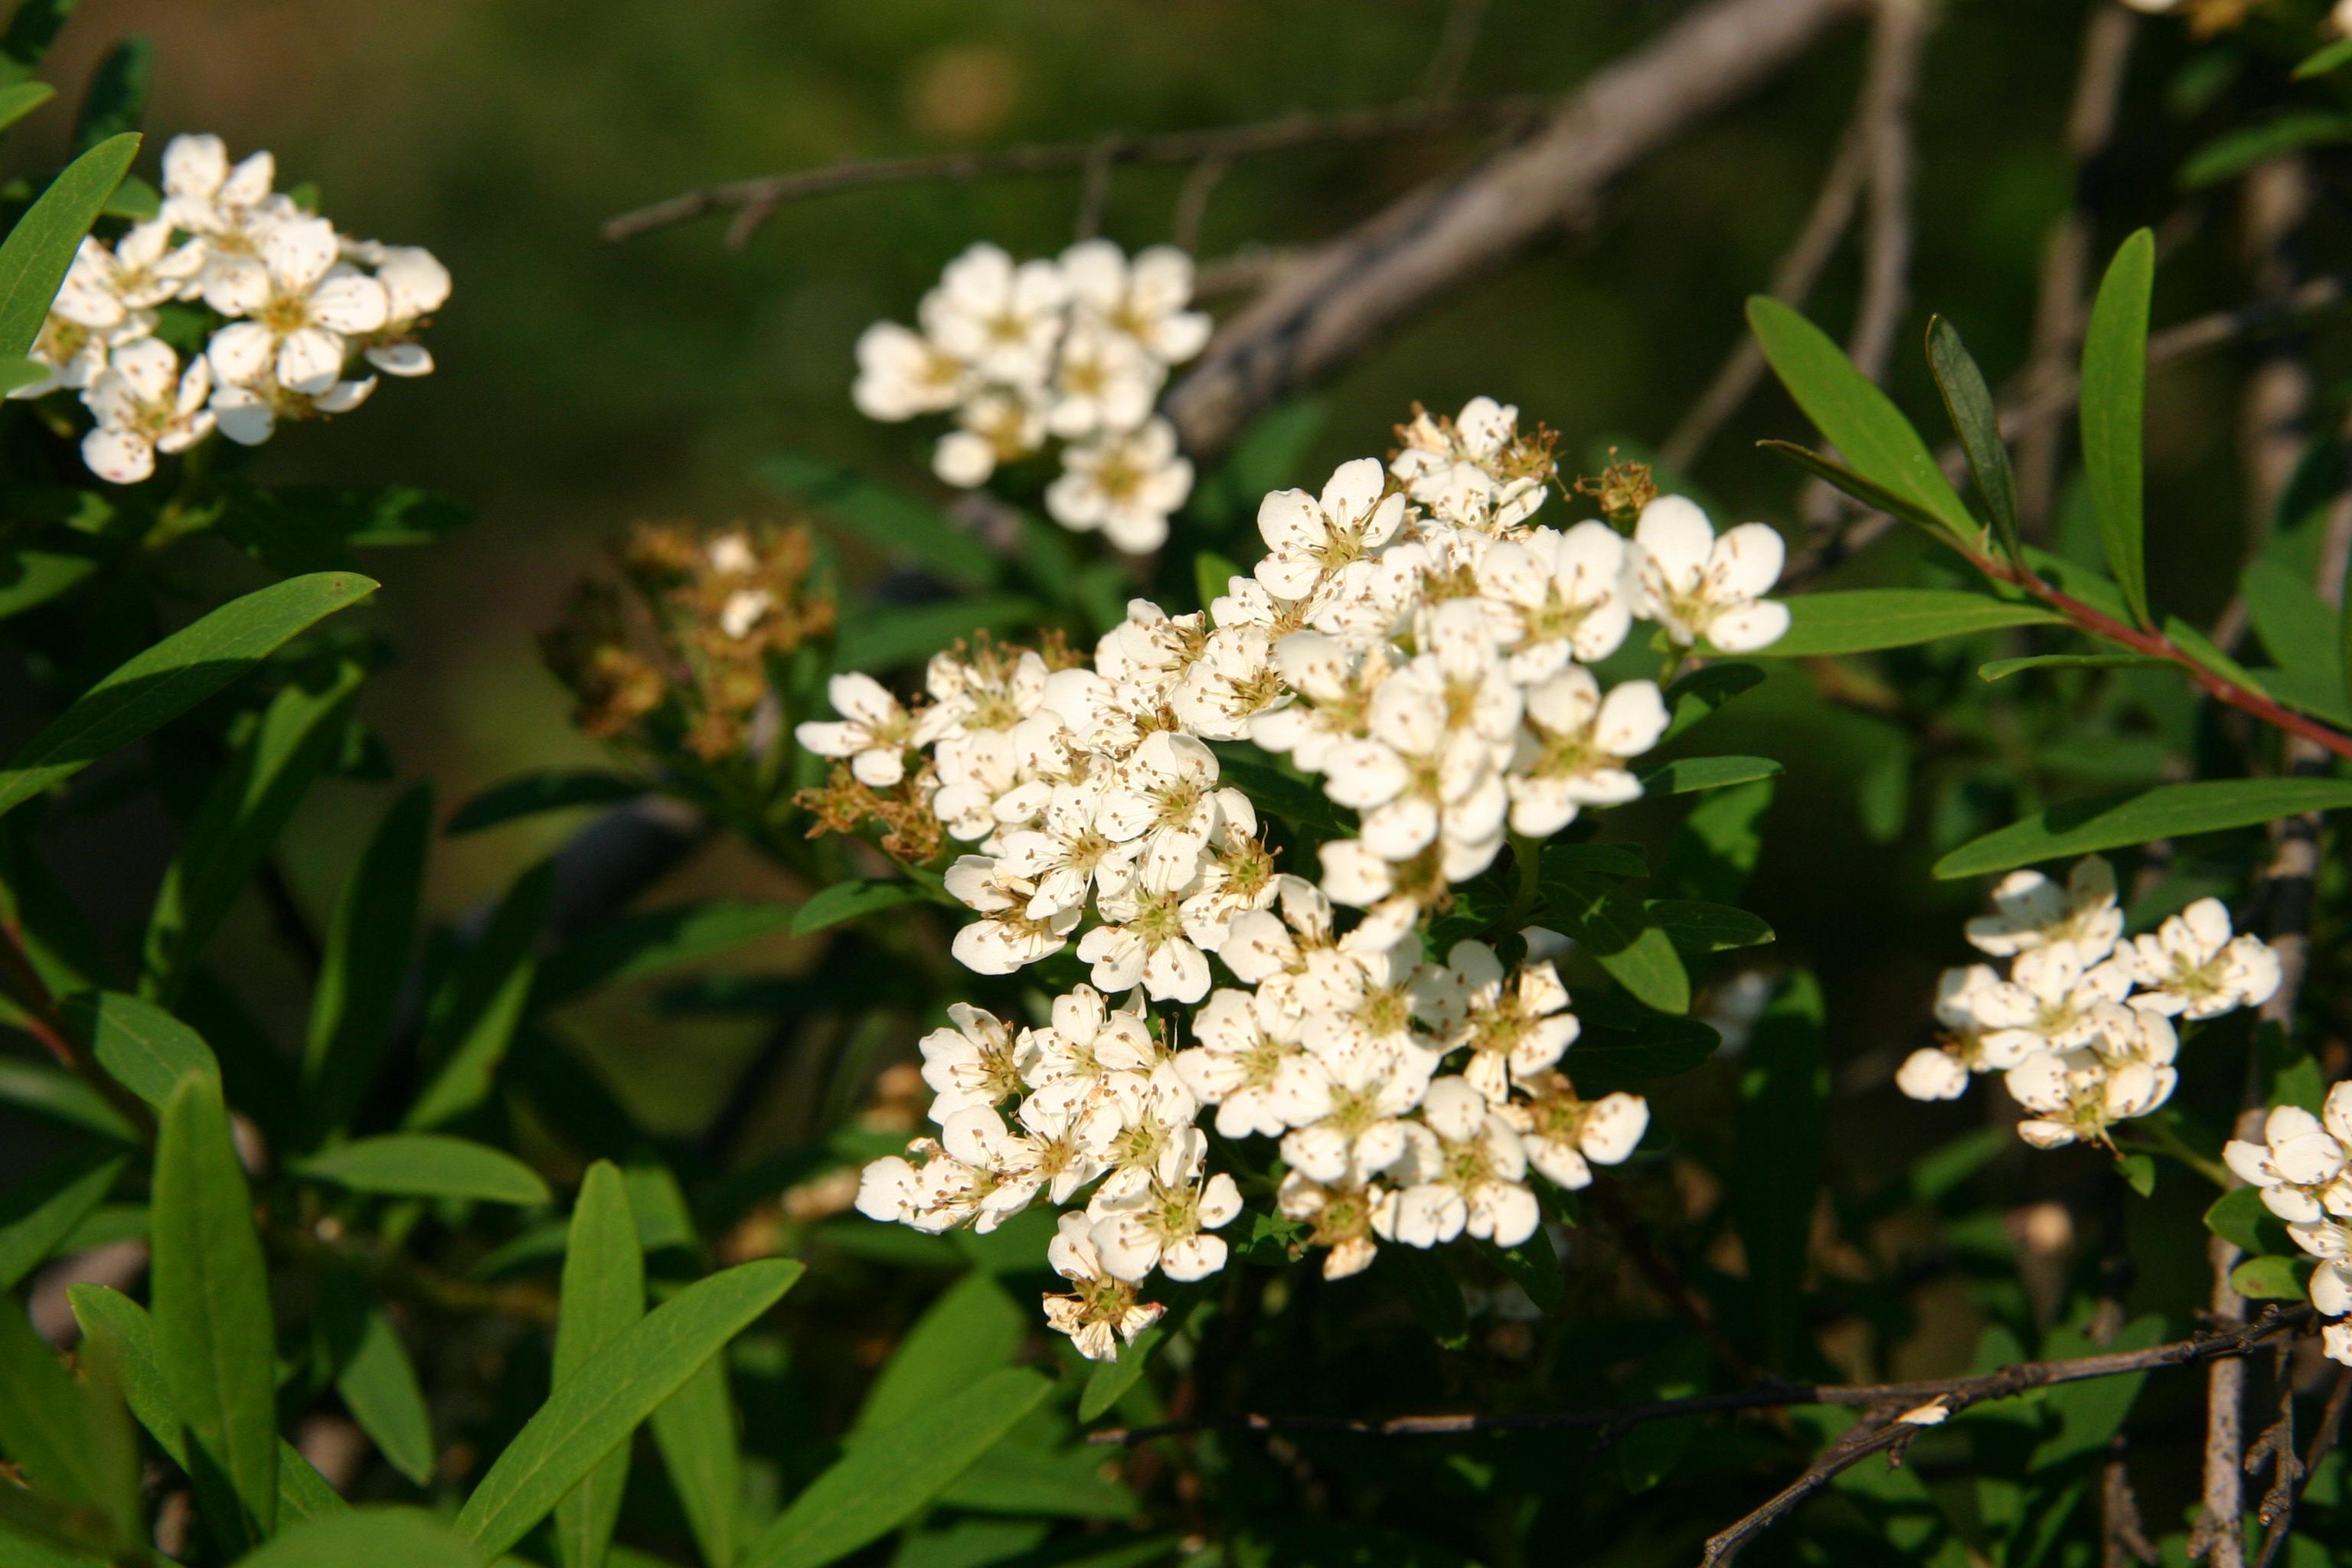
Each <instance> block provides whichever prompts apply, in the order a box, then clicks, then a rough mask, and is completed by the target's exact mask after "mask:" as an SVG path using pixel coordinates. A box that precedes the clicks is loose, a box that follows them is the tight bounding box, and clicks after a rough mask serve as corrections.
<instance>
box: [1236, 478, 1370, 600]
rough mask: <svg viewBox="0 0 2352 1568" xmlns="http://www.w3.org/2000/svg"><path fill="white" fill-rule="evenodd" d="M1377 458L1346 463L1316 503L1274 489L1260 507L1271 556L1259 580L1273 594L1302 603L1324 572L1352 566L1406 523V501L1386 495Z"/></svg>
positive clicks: (1295, 492)
mask: <svg viewBox="0 0 2352 1568" xmlns="http://www.w3.org/2000/svg"><path fill="white" fill-rule="evenodd" d="M1387 489H1388V486H1387V479H1386V476H1385V475H1384V474H1382V472H1381V465H1380V462H1379V460H1378V459H1376V458H1357V459H1356V460H1355V461H1353V462H1350V463H1342V464H1341V465H1339V468H1338V470H1337V471H1336V472H1334V473H1333V474H1332V476H1331V478H1330V479H1329V480H1328V482H1326V483H1325V485H1324V486H1323V494H1322V495H1321V497H1320V498H1319V499H1318V498H1317V497H1315V496H1310V495H1308V494H1307V492H1306V491H1305V490H1276V491H1275V492H1274V493H1273V494H1272V495H1270V496H1267V497H1266V498H1265V500H1263V501H1261V502H1260V503H1259V504H1258V509H1257V531H1258V532H1259V534H1260V535H1262V536H1263V537H1264V538H1265V542H1266V548H1267V549H1268V550H1269V551H1271V552H1272V553H1271V554H1269V555H1267V556H1266V557H1265V559H1263V560H1261V561H1260V562H1259V563H1257V571H1256V576H1257V580H1258V582H1259V583H1261V584H1264V585H1265V589H1266V591H1267V592H1268V593H1271V594H1279V595H1282V596H1283V597H1284V598H1286V599H1303V598H1305V597H1306V596H1307V595H1308V594H1309V593H1311V592H1313V591H1314V589H1315V587H1316V585H1317V584H1318V583H1319V582H1320V581H1321V580H1322V578H1323V576H1324V574H1326V573H1334V572H1341V571H1345V570H1348V569H1349V568H1351V567H1354V566H1356V565H1357V563H1360V562H1362V561H1363V560H1364V558H1365V557H1366V556H1367V555H1369V554H1370V553H1371V552H1374V551H1377V550H1378V549H1379V548H1380V547H1381V545H1383V544H1386V543H1387V542H1389V540H1390V539H1391V538H1392V537H1393V536H1394V535H1395V533H1396V531H1397V528H1398V526H1399V525H1400V524H1402V522H1403V521H1404V497H1403V496H1402V495H1394V494H1388V493H1386V492H1387Z"/></svg>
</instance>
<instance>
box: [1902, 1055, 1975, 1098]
mask: <svg viewBox="0 0 2352 1568" xmlns="http://www.w3.org/2000/svg"><path fill="white" fill-rule="evenodd" d="M1968 1087H1969V1067H1968V1064H1967V1063H1966V1062H1964V1061H1962V1060H1960V1058H1958V1057H1956V1056H1954V1055H1953V1054H1952V1053H1951V1052H1949V1051H1945V1050H1938V1049H1937V1048H1936V1047H1933V1046H1922V1047H1919V1048H1918V1049H1917V1050H1916V1051H1913V1052H1912V1053H1911V1054H1910V1055H1909V1056H1907V1057H1905V1058H1903V1065H1902V1066H1901V1067H1899V1068H1895V1088H1897V1089H1901V1090H1902V1091H1903V1092H1904V1093H1905V1094H1906V1095H1908V1096H1910V1097H1911V1098H1912V1099H1913V1100H1958V1099H1959V1098H1960V1096H1961V1095H1962V1094H1964V1093H1966V1092H1967V1091H1968Z"/></svg>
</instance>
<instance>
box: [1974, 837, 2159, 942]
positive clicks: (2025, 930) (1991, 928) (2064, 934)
mask: <svg viewBox="0 0 2352 1568" xmlns="http://www.w3.org/2000/svg"><path fill="white" fill-rule="evenodd" d="M1992 903H1993V910H1992V913H1990V914H1989V915H1979V916H1977V917H1976V918H1975V919H1973V920H1971V921H1969V924H1968V938H1969V942H1970V944H1971V945H1973V946H1975V947H1976V948H1978V949H1979V951H1981V952H1989V953H1991V954H1992V955H1993V956H1994V957H1996V958H2012V957H2015V956H2016V955H2017V954H2018V953H2021V952H2029V951H2031V950H2032V949H2033V948H2037V947H2044V946H2047V945H2048V944H2050V943H2051V942H2072V943H2073V944H2074V948H2075V950H2076V951H2077V952H2081V953H2082V954H2083V955H2084V959H2085V961H2086V962H2089V963H2097V962H2099V961H2100V960H2101V959H2103V958H2105V957H2106V956H2107V954H2108V953H2110V952H2114V951H2115V946H2116V939H2117V938H2119V937H2121V936H2122V935H2123V931H2124V915H2123V910H2120V909H2118V908H2116V870H2115V868H2114V867H2113V866H2110V865H2108V864H2107V862H2106V860H2105V858H2102V857H2100V856H2097V855H2089V856H2085V857H2084V858H2082V859H2081V860H2078V861H2076V862H2075V863H2074V870H2073V871H2071V872H2069V873H2068V874H2067V878H2066V885H2065V886H2064V887H2063V888H2061V887H2060V886H2059V885H2058V884H2057V883H2055V882H2053V881H2052V880H2051V879H2049V878H2048V877H2045V876H2043V875H2042V873H2041V872H2039V871H2011V873H2010V874H2009V875H2008V876H2006V877H2003V878H2002V879H2000V883H1999V884H1998V885H1997V886H1996V887H1994V889H1993V890H1992Z"/></svg>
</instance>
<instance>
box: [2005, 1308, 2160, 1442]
mask: <svg viewBox="0 0 2352 1568" xmlns="http://www.w3.org/2000/svg"><path fill="white" fill-rule="evenodd" d="M2163 1339H2164V1319H2163V1318H2162V1317H2161V1316H2159V1315H2158V1314H2156V1313H2153V1312H2151V1313H2148V1314H2147V1315H2146V1316H2144V1317H2139V1318H2135V1319H2133V1320H2132V1321H2130V1322H2128V1323H2126V1324H2125V1325H2124V1326H2123V1327H2122V1328H2121V1329H2118V1330H2117V1331H2116V1333H2115V1335H2114V1337H2113V1338H2111V1339H2109V1340H2107V1341H2105V1342H2104V1343H2100V1342H2094V1341H2093V1340H2092V1339H2091V1337H2090V1336H2089V1335H2088V1334H2086V1333H2084V1332H2083V1331H2081V1330H2079V1329H2061V1330H2058V1331H2054V1332H2053V1333H2052V1334H2051V1335H2050V1336H2049V1337H2048V1338H2047V1339H2046V1340H2044V1341H2043V1342H2042V1359H2043V1360H2044V1361H2072V1360H2073V1359H2074V1358H2075V1357H2077V1356H2086V1355H2096V1354H2099V1353H2100V1352H2104V1351H2144V1350H2147V1349H2148V1348H2149V1347H2150V1346H2152V1345H2155V1344H2158V1343H2160V1342H2162V1341H2163ZM2146 1382H2147V1373H2145V1372H2137V1373H2124V1374H2123V1375H2122V1376H2120V1377H2087V1378H2084V1379H2082V1380H2080V1381H2078V1382H2075V1383H2062V1384H2058V1385H2057V1386H2055V1387H2053V1388H2052V1389H2051V1390H2049V1392H2048V1393H2047V1394H2045V1395H2044V1396H2043V1397H2044V1398H2045V1399H2046V1400H2047V1402H2048V1405H2049V1409H2050V1413H2051V1414H2052V1415H2054V1416H2055V1417H2056V1418H2057V1424H2058V1429H2057V1430H2056V1431H2054V1432H2053V1433H2051V1434H2050V1436H2047V1437H2044V1438H2043V1439H2042V1442H2041V1443H2040V1444H2039V1445H2038V1446H2037V1447H2035V1448H2034V1450H2033V1456H2032V1458H2031V1459H2030V1460H2029V1461H2028V1462H2027V1467H2026V1473H2027V1474H2029V1475H2037V1474H2044V1473H2046V1472H2047V1469H2048V1468H2051V1467H2055V1466H2058V1465H2063V1464H2065V1463H2067V1462H2068V1461H2070V1460H2073V1459H2079V1458H2082V1457H2083V1456H2084V1455H2086V1454H2095V1453H2100V1452H2103V1451H2105V1448H2106V1447H2107V1445H2108V1444H2109V1443H2110V1442H2111V1441H2113V1440H2114V1438H2115V1436H2116V1433H2118V1432H2120V1431H2122V1430H2123V1426H2124V1421H2125V1418H2126V1417H2127V1416H2128V1415H2131V1407H2132V1405H2133V1403H2134V1402H2135V1401H2136V1400H2137V1399H2138V1397H2139V1391H2140V1387H2141V1385H2142V1384H2145V1383H2146Z"/></svg>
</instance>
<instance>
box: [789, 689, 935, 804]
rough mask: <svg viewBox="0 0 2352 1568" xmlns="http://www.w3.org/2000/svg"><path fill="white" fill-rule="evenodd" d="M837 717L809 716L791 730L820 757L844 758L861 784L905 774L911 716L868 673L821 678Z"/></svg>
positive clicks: (889, 782) (890, 781) (881, 785)
mask: <svg viewBox="0 0 2352 1568" xmlns="http://www.w3.org/2000/svg"><path fill="white" fill-rule="evenodd" d="M825 695H826V696H827V697H828V698H830V699H831V700H832V702H833V710H834V711H835V712H836V713H838V714H840V715H841V718H839V719H837V720H832V721H825V720H812V721H809V722H807V723H803V724H802V725H800V726H799V727H798V728H796V729H795V730H794V731H793V735H794V736H795V737H796V738H797V739H798V740H799V742H800V743H801V744H802V745H803V746H805V747H807V748H808V749H809V750H810V751H812V752H815V753H816V754H817V755H818V756H820V757H845V758H847V759H848V760H849V771H850V772H851V773H853V774H855V775H856V778H857V781H858V782H859V783H860V784H867V785H870V786H872V787H873V788H875V789H888V788H890V787H891V786H893V785H895V784H898V782H899V781H901V780H902V779H904V778H905V777H906V776H907V752H908V748H909V747H911V746H912V745H913V744H914V738H915V721H914V720H913V718H912V717H910V716H909V715H908V712H907V710H906V709H904V708H902V707H900V706H899V704H898V699H897V698H895V697H893V696H891V695H890V693H889V691H888V689H886V688H885V687H884V686H883V684H882V683H881V682H880V681H878V680H877V679H874V678H873V677H872V676H870V675H860V674H858V673H856V671H854V670H853V671H847V672H845V673H843V674H840V675H836V676H835V677H834V678H833V679H831V680H829V681H827V682H826V683H825Z"/></svg>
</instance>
